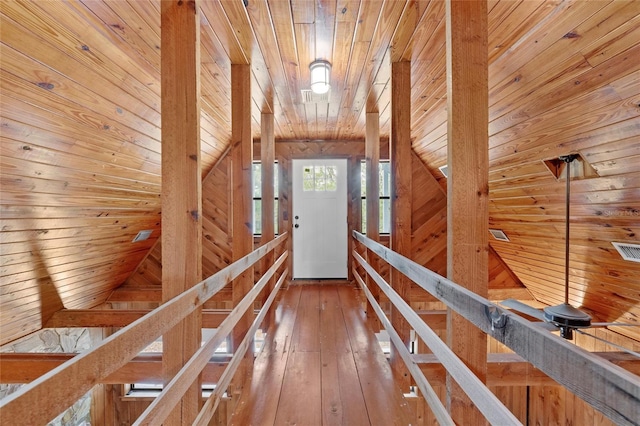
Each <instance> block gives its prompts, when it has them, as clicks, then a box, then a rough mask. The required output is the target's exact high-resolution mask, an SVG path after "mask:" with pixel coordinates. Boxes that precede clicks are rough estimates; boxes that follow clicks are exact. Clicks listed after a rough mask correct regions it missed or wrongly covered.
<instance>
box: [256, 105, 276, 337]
mask: <svg viewBox="0 0 640 426" xmlns="http://www.w3.org/2000/svg"><path fill="white" fill-rule="evenodd" d="M260 126H261V132H260V134H261V136H260V161H261V163H262V238H261V242H262V244H266V243H268V242H269V241H271V240H273V238H274V236H275V231H274V219H275V218H274V208H275V206H274V188H273V176H274V170H273V169H274V164H273V163H274V161H275V139H274V131H273V114H271V113H262V116H261V124H260ZM274 260H275V257H274V255H273V252H271V253H268V254H267V255H266V256H265V257H264V260H263V262H262V272H263V273H264V271H266V270H267V269H269V268H270V267H271V265H272V264H273V262H274ZM275 283H276V281H275V277H274V278H272V279H271V280H270V282H269V285H267V286H266V291H265V300H266V298H267V297H268V295H269V294H270V293H271V291H273V288H274V286H275ZM273 306H274V308H272V309H271V310H270V311H269V313H268V314H267V316H266V317H265V328H269V325H271V324H272V323H273V321H274V320H275V315H274V314H275V304H274V305H273Z"/></svg>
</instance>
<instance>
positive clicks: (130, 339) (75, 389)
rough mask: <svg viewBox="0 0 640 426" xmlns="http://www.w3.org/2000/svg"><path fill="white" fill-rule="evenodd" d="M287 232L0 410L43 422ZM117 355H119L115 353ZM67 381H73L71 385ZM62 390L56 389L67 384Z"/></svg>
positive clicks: (23, 391) (14, 395)
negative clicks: (63, 390)
mask: <svg viewBox="0 0 640 426" xmlns="http://www.w3.org/2000/svg"><path fill="white" fill-rule="evenodd" d="M287 237H288V234H286V233H285V234H282V235H280V236H279V237H278V238H276V239H275V240H273V241H272V242H270V243H268V244H267V245H265V246H262V247H260V248H258V249H256V250H254V251H253V252H252V253H251V254H249V255H247V256H245V257H244V258H242V259H240V260H239V261H236V262H234V263H233V264H231V265H229V266H227V267H226V268H224V269H222V270H221V271H219V272H216V273H215V274H213V275H212V276H210V277H209V278H207V279H205V280H203V281H202V282H200V283H198V284H197V285H196V286H194V287H192V288H190V289H189V290H187V291H185V292H184V293H182V294H180V295H179V296H176V297H174V298H173V299H171V300H170V301H168V302H166V303H164V304H163V305H162V306H160V307H158V308H157V309H155V310H154V312H153V314H149V315H146V316H145V317H143V318H140V319H139V320H137V321H135V322H133V323H131V324H129V325H128V326H127V327H125V328H123V329H121V330H119V331H117V332H116V333H115V334H113V335H111V336H109V337H108V338H106V339H104V340H103V341H102V343H100V344H99V345H98V346H96V347H94V348H92V349H91V350H89V351H86V352H83V353H82V354H80V355H78V356H76V357H74V358H73V359H71V360H69V361H68V362H67V363H66V364H65V365H64V366H60V368H57V369H55V370H54V371H50V372H49V373H47V374H45V375H44V376H41V377H39V378H38V379H36V380H34V381H33V382H32V383H29V384H28V385H27V386H23V387H21V388H20V389H18V390H17V391H16V392H14V393H12V394H11V395H8V396H7V397H5V398H3V399H1V400H0V411H1V412H2V415H3V416H7V418H16V419H18V418H20V419H22V420H24V423H25V424H46V423H47V422H49V421H51V419H53V418H54V417H55V416H56V415H57V414H58V413H60V412H62V410H64V409H66V408H68V407H69V406H70V405H71V404H73V403H74V402H75V401H77V400H78V399H79V398H80V397H81V396H82V395H84V394H85V393H87V392H88V391H89V390H91V388H92V387H93V386H95V385H96V384H97V383H98V382H99V380H101V379H102V378H104V377H107V376H108V375H109V374H111V373H113V372H114V371H116V370H117V369H118V368H120V367H122V366H123V365H125V364H126V363H127V362H128V361H129V360H131V359H133V358H134V357H135V356H136V355H137V354H138V353H139V352H140V351H141V350H143V349H144V348H145V347H146V346H147V345H148V344H149V343H151V342H152V341H153V340H155V339H156V338H157V337H159V336H160V335H162V334H164V333H166V332H168V331H169V330H170V329H171V328H173V327H174V326H176V325H177V324H178V323H179V322H180V321H182V319H184V318H185V317H186V316H187V315H189V314H190V313H192V312H195V311H196V310H197V309H198V308H199V307H200V306H201V304H202V301H203V300H207V299H209V298H211V297H212V296H213V295H214V294H216V292H218V291H219V290H220V289H222V288H224V287H225V286H227V285H229V283H230V282H231V281H232V280H234V279H235V278H236V277H238V276H239V275H240V273H241V272H242V271H244V270H245V269H247V268H249V267H251V266H252V265H254V264H255V263H256V262H257V261H258V260H260V259H261V258H262V257H263V256H264V255H265V254H266V253H267V252H268V251H269V250H273V249H275V248H276V247H277V246H278V245H280V244H282V243H283V242H284V241H285V240H286V239H287ZM114 354H117V356H114ZM69 383H73V386H71V387H69ZM65 387H66V389H65V392H59V390H60V389H62V388H65Z"/></svg>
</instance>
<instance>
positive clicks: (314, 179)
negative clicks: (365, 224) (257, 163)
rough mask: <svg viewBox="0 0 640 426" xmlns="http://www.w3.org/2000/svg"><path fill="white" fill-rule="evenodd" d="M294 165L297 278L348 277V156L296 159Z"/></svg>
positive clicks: (295, 265)
mask: <svg viewBox="0 0 640 426" xmlns="http://www.w3.org/2000/svg"><path fill="white" fill-rule="evenodd" d="M291 165H292V173H291V176H292V186H291V187H292V207H293V210H292V211H293V215H292V218H291V219H292V226H293V228H292V231H293V244H292V247H293V249H292V255H293V278H294V279H323V278H327V279H331V278H333V279H346V278H347V277H348V245H349V243H348V233H349V229H348V197H347V194H348V182H349V179H348V171H349V164H348V160H347V159H345V158H342V159H326V158H316V159H293V160H292V163H291ZM309 167H312V168H313V167H315V168H314V169H313V170H311V171H310V170H309ZM323 173H324V175H323ZM334 177H335V178H334ZM304 179H306V180H304ZM309 179H311V180H309ZM332 182H333V183H332ZM296 225H297V226H296Z"/></svg>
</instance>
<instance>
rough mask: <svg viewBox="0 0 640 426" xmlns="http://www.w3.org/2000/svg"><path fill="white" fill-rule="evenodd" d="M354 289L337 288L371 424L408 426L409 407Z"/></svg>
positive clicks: (409, 417) (409, 418)
mask: <svg viewBox="0 0 640 426" xmlns="http://www.w3.org/2000/svg"><path fill="white" fill-rule="evenodd" d="M357 292H358V290H356V289H354V288H348V287H344V288H340V289H339V295H340V301H341V303H342V306H343V312H344V315H345V323H346V324H347V330H348V332H349V339H350V341H351V347H352V349H353V352H354V360H355V363H356V367H357V369H358V375H359V378H360V385H361V388H362V393H363V396H364V399H365V402H366V406H367V412H368V414H369V419H370V421H371V424H372V425H380V426H383V425H408V424H411V423H412V416H411V408H410V406H409V404H408V402H407V400H406V399H405V398H404V396H403V394H402V391H401V390H400V389H399V388H398V387H397V385H396V383H395V382H394V379H393V373H392V372H391V366H390V365H389V362H388V361H387V359H386V358H385V357H384V354H383V353H382V350H381V349H380V346H379V344H378V341H377V339H376V337H375V335H374V334H373V332H372V331H371V329H370V328H369V327H367V326H366V324H365V322H364V318H365V313H364V311H363V309H362V308H361V304H360V303H359V302H358V300H357V299H356V297H355V294H356V293H357Z"/></svg>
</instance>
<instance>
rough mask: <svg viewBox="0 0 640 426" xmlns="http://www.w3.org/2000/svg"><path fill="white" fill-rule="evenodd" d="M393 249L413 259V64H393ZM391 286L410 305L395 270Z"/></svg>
mask: <svg viewBox="0 0 640 426" xmlns="http://www.w3.org/2000/svg"><path fill="white" fill-rule="evenodd" d="M390 144H391V146H390V151H391V153H390V156H391V199H392V207H391V248H392V249H393V250H394V251H396V252H397V253H399V254H401V255H403V256H406V257H409V258H410V257H411V209H412V202H411V201H412V200H411V197H412V191H411V177H412V176H411V175H412V172H411V170H412V167H411V62H406V61H405V62H393V63H392V64H391V141H390ZM391 285H392V287H393V289H394V290H395V291H397V292H398V294H400V296H401V297H402V298H403V299H404V300H405V301H407V302H410V290H411V282H410V281H409V279H408V278H406V277H405V276H404V275H402V274H401V273H400V272H397V271H396V270H395V269H393V272H392V273H391ZM391 323H392V324H393V326H394V328H395V329H396V331H397V332H398V334H400V337H401V338H402V341H403V342H404V343H405V345H406V346H407V348H409V344H410V337H411V333H410V328H409V324H408V323H407V322H406V320H405V319H404V318H403V317H402V315H401V314H400V313H399V312H397V311H396V310H395V309H393V308H392V310H391ZM394 352H395V351H392V353H391V365H392V367H393V369H394V371H396V373H397V377H399V379H400V381H399V383H400V385H401V386H402V389H403V390H404V391H408V388H409V384H410V376H409V374H408V371H407V369H406V368H405V366H404V364H403V362H402V359H401V358H400V356H399V355H398V354H397V353H394Z"/></svg>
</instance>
